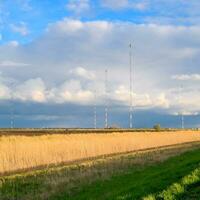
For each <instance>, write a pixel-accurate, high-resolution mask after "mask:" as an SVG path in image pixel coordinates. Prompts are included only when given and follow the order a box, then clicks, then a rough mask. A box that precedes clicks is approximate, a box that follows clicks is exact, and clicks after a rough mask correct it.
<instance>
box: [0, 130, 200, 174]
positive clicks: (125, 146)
mask: <svg viewBox="0 0 200 200" xmlns="http://www.w3.org/2000/svg"><path fill="white" fill-rule="evenodd" d="M193 141H200V132H197V131H187V132H165V133H164V132H159V133H148V132H147V133H112V134H73V135H60V134H55V135H42V136H32V137H26V136H2V137H0V173H4V172H10V171H15V170H19V169H27V168H34V167H37V166H41V165H49V164H59V163H63V162H69V161H75V160H80V159H84V158H90V157H96V156H100V155H108V154H113V153H121V152H130V151H136V150H139V149H146V148H153V147H159V146H165V145H173V144H180V143H185V142H193Z"/></svg>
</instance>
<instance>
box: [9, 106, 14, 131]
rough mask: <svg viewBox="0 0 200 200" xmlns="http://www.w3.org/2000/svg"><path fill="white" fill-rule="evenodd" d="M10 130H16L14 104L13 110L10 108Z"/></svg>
mask: <svg viewBox="0 0 200 200" xmlns="http://www.w3.org/2000/svg"><path fill="white" fill-rule="evenodd" d="M10 128H11V129H13V128H14V109H13V103H11V108H10Z"/></svg>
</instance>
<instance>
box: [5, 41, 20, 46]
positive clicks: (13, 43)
mask: <svg viewBox="0 0 200 200" xmlns="http://www.w3.org/2000/svg"><path fill="white" fill-rule="evenodd" d="M7 45H8V46H11V47H17V46H19V42H18V41H16V40H13V41H10V42H8V43H7Z"/></svg>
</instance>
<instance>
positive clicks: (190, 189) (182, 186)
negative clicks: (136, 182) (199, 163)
mask: <svg viewBox="0 0 200 200" xmlns="http://www.w3.org/2000/svg"><path fill="white" fill-rule="evenodd" d="M199 183H200V167H199V168H197V169H195V170H194V171H192V172H191V173H190V174H188V175H186V176H184V177H183V178H182V179H181V180H180V181H179V182H176V183H173V184H172V185H170V186H169V187H167V188H166V189H165V190H163V191H162V192H160V193H157V194H151V195H148V196H147V197H144V198H143V200H160V199H164V200H173V199H185V198H187V199H200V196H199V194H200V193H199V194H197V191H198V190H199V188H198V187H200V185H199Z"/></svg>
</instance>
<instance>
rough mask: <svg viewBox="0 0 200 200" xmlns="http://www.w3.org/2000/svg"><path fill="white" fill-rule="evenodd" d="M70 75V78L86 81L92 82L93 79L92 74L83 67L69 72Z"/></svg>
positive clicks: (93, 75)
mask: <svg viewBox="0 0 200 200" xmlns="http://www.w3.org/2000/svg"><path fill="white" fill-rule="evenodd" d="M70 74H71V75H72V76H75V77H78V78H83V79H87V80H94V79H95V74H94V72H93V71H90V70H86V69H85V68H83V67H77V68H75V69H72V70H70Z"/></svg>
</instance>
